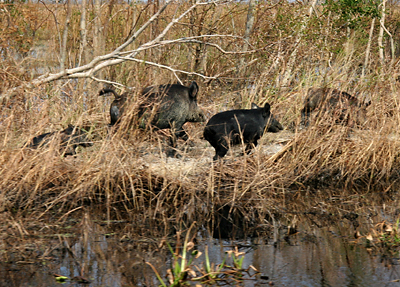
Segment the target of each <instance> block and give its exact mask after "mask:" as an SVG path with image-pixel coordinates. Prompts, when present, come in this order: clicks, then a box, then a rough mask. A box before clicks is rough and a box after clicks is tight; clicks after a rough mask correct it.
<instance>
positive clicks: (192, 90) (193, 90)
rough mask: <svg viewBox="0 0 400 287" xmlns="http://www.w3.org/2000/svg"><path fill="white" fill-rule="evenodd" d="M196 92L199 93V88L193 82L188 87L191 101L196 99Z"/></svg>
mask: <svg viewBox="0 0 400 287" xmlns="http://www.w3.org/2000/svg"><path fill="white" fill-rule="evenodd" d="M198 91H199V86H198V85H197V83H196V82H195V81H193V82H192V83H191V84H190V86H189V96H190V97H191V98H193V99H196V96H197V92H198Z"/></svg>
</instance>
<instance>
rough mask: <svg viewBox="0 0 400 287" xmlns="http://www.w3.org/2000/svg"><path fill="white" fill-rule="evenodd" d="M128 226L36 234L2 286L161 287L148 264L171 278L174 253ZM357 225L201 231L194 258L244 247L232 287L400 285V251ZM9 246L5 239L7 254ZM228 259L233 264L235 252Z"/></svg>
mask: <svg viewBox="0 0 400 287" xmlns="http://www.w3.org/2000/svg"><path fill="white" fill-rule="evenodd" d="M129 225H132V222H128V221H115V222H108V223H104V222H97V223H92V224H90V226H88V225H81V224H77V226H75V227H65V228H64V231H66V230H69V232H65V233H63V234H47V235H46V236H43V237H41V236H37V241H33V242H30V243H29V244H28V243H26V244H25V245H23V247H21V248H19V249H18V248H17V251H15V252H9V255H8V259H9V260H6V261H3V262H1V263H0V278H1V279H0V286H113V287H114V286H115V287H116V286H159V285H160V282H159V281H158V279H157V277H156V276H155V272H154V271H153V270H152V268H151V267H150V265H148V264H147V263H146V262H148V263H151V265H153V267H154V268H155V269H156V270H157V271H158V272H159V273H160V275H161V276H162V278H163V279H164V282H167V280H166V276H165V275H166V273H167V269H168V268H170V266H171V260H172V256H171V252H170V251H169V250H168V248H167V247H166V246H165V244H164V246H161V244H160V243H161V242H163V240H162V239H161V238H158V239H156V238H145V237H141V236H137V235H136V236H130V235H129V233H127V232H126V230H127V229H126V226H129ZM124 228H125V229H124ZM352 229H353V227H352V226H351V224H348V223H346V222H343V223H340V222H339V223H337V224H335V226H325V227H318V226H316V225H313V224H309V223H302V224H299V225H298V226H297V227H296V232H294V233H293V234H291V235H288V234H289V233H288V232H287V230H283V231H282V230H281V231H279V230H275V231H274V232H275V233H277V234H271V236H265V237H258V238H247V239H242V240H226V239H216V238H212V237H210V236H208V235H207V232H205V231H197V234H196V235H195V237H196V241H195V246H194V249H196V250H199V251H201V252H202V255H200V257H198V258H196V259H194V261H193V263H192V269H194V270H201V269H202V267H203V264H204V262H205V252H206V247H207V249H208V254H209V262H210V263H212V264H215V265H218V264H220V263H222V262H223V260H224V257H226V256H227V253H226V251H229V250H233V249H235V248H238V251H239V252H243V255H241V256H244V260H243V265H242V268H243V269H249V271H248V274H247V275H246V276H244V277H243V278H244V280H242V281H229V283H225V284H228V286H231V285H235V286H270V285H274V286H399V285H400V283H399V279H400V269H399V265H398V262H399V256H398V254H390V255H389V254H386V255H384V254H383V253H382V252H376V247H375V248H374V247H373V246H370V247H368V246H366V245H365V243H363V241H362V240H361V241H360V240H356V239H355V238H354V237H353V236H349V234H352ZM112 230H114V231H115V232H110V231H112ZM38 234H40V233H38ZM285 234H286V235H285ZM282 235H283V236H282ZM182 237H184V236H182ZM279 238H281V239H279ZM175 239H176V238H175ZM183 239H184V238H183ZM167 241H168V239H167ZM174 242H176V241H173V240H171V245H172V246H173V248H175V246H176V245H175V243H174ZM4 248H7V247H6V246H5V244H4V243H3V246H2V252H5V250H4ZM24 255H25V256H26V258H25V259H24ZM226 262H227V263H228V264H231V263H232V262H231V259H229V258H228V260H227V261H226ZM250 265H251V266H253V267H254V269H253V268H249V266H250ZM197 268H198V269H197ZM255 270H258V273H256V271H255ZM55 274H57V275H62V276H66V277H68V278H69V279H71V278H74V277H77V276H82V277H83V278H85V279H87V280H88V282H87V283H86V284H84V283H78V282H77V281H75V280H67V281H66V282H62V283H61V282H58V281H57V280H56V279H55V278H56V275H55ZM189 284H190V285H193V286H194V285H195V282H189ZM220 285H224V284H220ZM167 286H168V284H167ZM213 286H216V284H214V285H213ZM225 286H226V285H225Z"/></svg>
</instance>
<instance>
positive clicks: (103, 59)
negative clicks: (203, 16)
mask: <svg viewBox="0 0 400 287" xmlns="http://www.w3.org/2000/svg"><path fill="white" fill-rule="evenodd" d="M172 2H173V0H167V1H165V3H164V5H163V6H162V7H161V8H160V9H159V10H158V12H156V13H155V14H154V15H153V16H152V17H151V18H150V19H149V20H147V22H146V23H144V24H143V25H142V26H141V27H140V28H139V29H138V30H137V31H136V32H135V33H133V34H132V36H130V37H129V38H128V40H127V41H125V42H124V43H123V44H122V45H120V46H119V47H117V48H116V49H115V50H114V51H112V52H111V53H108V54H105V55H101V56H97V57H95V58H94V59H93V60H92V61H91V62H90V63H88V64H85V65H83V66H79V67H75V68H70V69H64V70H61V71H59V72H57V73H52V74H50V73H47V74H44V75H41V76H39V77H38V78H36V79H34V80H32V81H30V82H27V83H24V84H22V85H21V86H18V87H15V88H12V89H9V90H6V91H5V92H4V93H3V94H2V95H0V102H3V101H5V100H8V99H10V98H11V97H12V96H14V95H15V94H16V92H18V91H20V90H23V89H25V88H34V87H36V86H39V85H42V84H45V83H49V82H52V81H55V80H60V79H73V78H91V79H94V80H96V81H99V82H107V83H109V82H108V81H105V80H101V79H98V78H96V77H95V76H94V75H95V73H96V72H98V71H100V70H101V69H103V68H105V67H108V66H113V65H117V64H120V63H123V62H125V61H128V60H129V61H136V62H143V60H140V59H137V58H136V56H137V55H138V53H139V52H141V51H144V50H147V49H150V48H154V47H157V46H160V45H167V44H172V43H185V42H186V43H190V42H191V43H198V42H199V41H198V40H196V38H195V37H190V38H180V39H175V40H163V38H164V37H165V36H166V34H167V33H168V31H169V30H170V29H171V28H172V27H173V26H174V25H175V24H176V23H179V21H181V20H182V19H183V18H184V17H186V16H187V14H188V13H189V12H190V11H192V10H193V9H194V8H195V7H197V6H201V5H216V4H217V3H218V4H221V3H228V2H230V1H225V0H224V1H221V0H219V1H209V2H207V1H206V2H200V1H196V2H195V3H194V4H193V5H192V6H190V7H189V8H188V9H186V10H185V11H184V12H182V13H181V14H180V15H178V16H177V17H174V18H173V19H172V20H171V22H170V23H168V25H167V26H166V27H165V29H164V30H163V31H162V32H161V33H160V34H159V35H158V36H157V37H156V38H155V39H153V40H151V41H149V42H147V43H144V44H142V45H141V46H139V47H138V48H137V49H134V50H130V51H123V50H124V49H126V48H127V47H128V46H129V45H130V44H132V43H133V42H134V41H135V40H136V39H137V38H138V36H139V35H141V34H142V33H143V31H145V30H146V28H147V27H149V26H150V24H151V23H153V22H154V21H155V20H156V19H157V18H158V17H159V16H160V15H161V13H163V12H164V11H165V9H166V8H167V6H168V5H169V4H170V3H172ZM180 5H182V4H180ZM180 5H179V6H180ZM179 6H178V7H179ZM201 37H220V38H221V37H237V36H233V35H203V36H200V37H198V38H201ZM208 45H210V46H213V47H215V48H216V49H218V50H219V51H220V52H222V53H225V54H232V53H234V52H229V51H225V50H224V49H223V48H222V47H220V46H219V45H217V44H213V43H208ZM254 51H255V50H253V51H247V52H242V53H252V52H254ZM235 53H237V52H235ZM146 63H147V64H149V65H153V66H157V67H160V68H163V69H168V70H170V71H171V72H173V73H174V74H175V76H176V77H177V79H178V80H179V77H178V76H177V75H176V73H178V72H179V73H185V74H190V75H197V76H200V77H202V78H204V79H214V78H215V77H207V76H204V75H202V74H200V73H194V72H186V71H183V70H177V69H173V68H171V67H168V66H166V65H162V64H157V63H153V62H146ZM111 83H112V84H116V83H114V82H111Z"/></svg>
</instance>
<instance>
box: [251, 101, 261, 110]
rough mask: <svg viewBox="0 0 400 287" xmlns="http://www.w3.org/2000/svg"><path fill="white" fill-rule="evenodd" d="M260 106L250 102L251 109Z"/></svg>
mask: <svg viewBox="0 0 400 287" xmlns="http://www.w3.org/2000/svg"><path fill="white" fill-rule="evenodd" d="M259 108H260V107H259V106H257V105H256V104H255V103H251V109H252V110H255V109H259Z"/></svg>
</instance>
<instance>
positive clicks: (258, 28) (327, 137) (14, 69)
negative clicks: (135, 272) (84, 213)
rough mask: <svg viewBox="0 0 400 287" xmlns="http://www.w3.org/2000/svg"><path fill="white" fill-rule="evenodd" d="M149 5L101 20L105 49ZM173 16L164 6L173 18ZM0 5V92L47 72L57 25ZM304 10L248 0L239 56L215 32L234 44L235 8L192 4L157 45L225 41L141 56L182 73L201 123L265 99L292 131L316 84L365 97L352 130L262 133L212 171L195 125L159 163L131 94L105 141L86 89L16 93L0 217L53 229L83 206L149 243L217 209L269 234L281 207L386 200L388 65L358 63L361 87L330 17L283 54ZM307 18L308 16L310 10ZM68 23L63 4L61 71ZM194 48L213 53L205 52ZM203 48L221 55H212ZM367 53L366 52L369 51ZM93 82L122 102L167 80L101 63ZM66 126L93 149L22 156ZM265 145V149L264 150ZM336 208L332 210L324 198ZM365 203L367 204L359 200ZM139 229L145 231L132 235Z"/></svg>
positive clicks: (0, 115)
mask: <svg viewBox="0 0 400 287" xmlns="http://www.w3.org/2000/svg"><path fill="white" fill-rule="evenodd" d="M150 6H151V5H150ZM150 6H145V5H142V4H135V5H133V4H132V5H125V4H115V5H113V6H110V7H109V10H107V11H106V10H104V11H103V13H104V14H103V15H102V17H101V21H102V23H104V29H105V30H104V35H106V36H105V42H104V45H105V47H104V49H105V51H112V50H113V49H115V47H117V46H118V45H120V44H121V43H122V42H123V40H124V39H126V38H128V37H129V36H130V35H131V34H132V32H133V31H134V30H135V29H137V27H140V26H141V24H143V23H144V22H145V21H146V20H147V19H148V18H149V17H150V16H151V14H152V11H153V9H150V8H149V7H150ZM183 6H184V7H178V8H179V9H184V8H187V7H186V6H185V5H183ZM0 8H2V10H1V12H0V24H1V25H2V27H7V29H3V31H1V32H0V37H1V46H0V52H1V53H0V56H1V58H0V79H1V87H0V90H1V91H5V90H7V89H8V88H11V87H16V86H19V85H20V84H21V83H23V82H27V81H29V80H31V79H32V78H35V77H36V76H38V75H40V74H45V73H47V72H51V71H52V70H57V66H58V60H57V58H58V55H59V52H60V51H59V50H58V49H59V41H60V39H59V38H58V35H59V29H60V27H57V25H55V24H54V21H55V20H54V18H53V17H56V18H57V19H59V21H57V22H59V23H64V22H63V17H65V15H64V14H65V11H64V9H63V7H62V6H57V5H47V6H44V5H41V4H34V5H32V6H31V7H29V9H27V8H26V4H13V5H1V6H0ZM175 9H177V7H175V6H173V5H171V6H170V7H168V8H167V10H166V12H165V13H164V14H162V16H161V18H159V20H158V21H157V22H154V23H153V24H152V27H151V29H149V30H148V31H146V33H143V34H141V35H140V37H139V38H138V40H137V42H134V43H133V44H132V45H133V46H135V45H136V47H137V46H138V45H140V43H144V42H146V41H148V40H149V39H152V37H154V35H158V34H157V33H158V32H159V31H161V30H162V29H163V28H164V27H165V25H167V24H168V23H169V22H170V21H171V19H172V17H173V15H174V13H175ZM305 9H307V7H303V6H302V5H300V4H288V3H286V2H282V3H281V2H280V3H279V4H278V5H275V6H273V8H271V7H270V6H269V5H267V4H265V3H264V2H260V4H258V6H257V9H256V22H255V24H254V29H253V31H252V34H251V39H250V46H251V47H252V49H249V51H250V50H251V51H250V52H248V53H245V54H242V53H240V51H241V49H242V47H243V44H244V42H243V40H242V39H241V38H238V37H231V36H226V35H242V34H243V31H244V27H245V21H246V13H247V6H246V5H245V4H243V3H237V4H233V3H231V4H229V5H204V6H201V7H197V8H196V9H194V10H193V11H191V13H190V14H189V15H188V17H187V18H185V19H183V20H182V21H181V22H180V24H179V25H176V26H175V27H174V28H173V29H171V30H170V31H169V33H168V39H174V38H180V37H188V36H197V35H202V34H204V33H207V34H209V35H225V36H220V37H215V38H212V37H211V36H209V37H208V38H207V39H202V38H201V37H200V38H199V40H198V43H193V42H192V43H189V44H187V45H185V44H182V43H180V44H173V43H172V44H165V45H163V46H157V47H154V48H153V49H149V50H146V51H144V52H143V53H142V54H141V56H142V59H146V60H149V61H150V60H151V62H154V63H159V64H162V65H165V66H169V67H173V68H174V69H176V70H185V71H188V73H181V74H179V73H178V72H176V73H175V74H179V79H180V80H182V81H183V82H184V83H185V84H189V82H190V81H191V80H196V81H197V83H199V94H198V104H199V106H201V107H202V109H203V110H204V111H205V113H206V117H208V118H210V117H211V116H212V115H213V114H215V113H216V112H219V111H222V110H228V109H233V108H245V107H247V108H249V107H250V104H251V102H256V103H257V104H259V105H263V104H264V103H265V102H267V101H268V102H269V103H271V106H272V107H273V111H272V112H273V113H274V115H276V116H277V118H278V119H279V121H280V122H281V123H282V124H283V125H284V126H286V127H288V126H290V125H291V124H292V123H295V124H298V123H299V122H300V111H301V109H302V105H303V101H304V97H305V94H306V91H307V90H308V88H309V87H321V86H324V87H325V86H328V87H332V88H339V89H340V90H344V91H348V92H349V93H350V94H352V95H355V96H356V97H364V96H367V97H368V99H369V100H370V101H371V105H370V106H369V107H368V108H367V116H368V126H367V127H364V128H363V129H362V130H361V129H360V130H358V129H353V128H351V127H348V126H341V125H335V124H334V123H331V122H330V121H323V120H321V121H320V122H319V124H318V125H312V126H310V127H309V128H308V129H305V130H301V131H297V130H296V129H294V130H295V132H290V131H285V132H283V133H281V134H277V135H268V134H267V135H265V136H264V138H263V139H262V140H261V143H260V144H259V147H258V148H257V149H256V150H255V151H254V152H253V153H252V154H250V155H248V156H245V157H235V156H231V157H229V156H227V157H226V161H224V162H220V163H212V160H211V158H212V153H213V150H212V148H211V147H210V146H209V144H208V143H207V142H206V141H205V140H204V139H202V138H201V135H202V132H203V128H204V124H201V123H187V124H186V125H185V129H186V130H187V131H188V134H189V135H190V137H191V139H192V140H193V142H194V146H190V145H188V144H186V145H184V147H183V148H182V149H181V150H180V151H179V152H180V154H181V155H182V158H180V159H171V158H166V157H165V154H164V153H163V149H164V148H165V146H166V144H165V143H164V139H165V137H164V136H163V135H162V134H161V132H156V131H153V132H151V133H147V132H144V131H141V130H139V129H138V128H137V126H135V124H134V120H135V114H136V113H137V107H138V103H137V102H135V100H134V99H135V96H136V95H134V96H133V99H131V100H130V102H131V105H130V107H129V108H130V109H131V110H130V111H128V112H127V113H126V114H129V115H130V116H131V118H130V117H127V118H125V119H124V121H123V122H122V123H121V127H120V129H118V131H110V130H108V128H107V124H108V123H109V122H110V120H109V112H108V107H109V105H110V99H108V98H103V97H98V96H97V95H98V92H99V90H100V87H99V83H98V82H96V81H93V80H92V79H79V80H76V81H75V80H60V81H59V82H55V83H48V84H45V85H41V86H38V87H35V88H33V89H25V90H23V91H19V92H18V93H17V94H16V95H15V96H14V97H12V98H11V99H10V100H9V101H7V102H5V103H4V104H3V105H2V106H1V107H0V139H1V141H0V166H1V167H2V168H1V169H0V178H1V180H0V191H1V193H0V210H1V211H3V212H13V213H14V212H15V213H16V214H18V215H21V216H25V215H27V214H29V218H31V219H39V218H41V217H43V216H44V215H48V214H54V213H55V212H56V214H57V215H55V217H56V218H57V219H66V218H68V217H69V216H73V215H74V214H75V213H76V212H79V211H80V210H82V209H84V208H89V207H93V206H97V207H98V206H100V208H101V209H102V210H104V211H106V212H105V214H106V215H107V218H108V219H110V218H123V217H129V218H131V219H132V220H133V222H136V227H137V230H138V231H143V232H147V233H148V234H149V235H154V233H156V232H158V231H160V230H161V231H162V232H166V231H167V230H169V228H170V227H171V225H174V226H179V225H180V224H181V223H188V222H191V221H194V220H198V222H203V223H205V224H206V223H211V224H213V221H214V219H215V215H216V214H217V212H218V210H222V209H223V208H224V207H225V206H229V207H230V212H231V213H234V212H235V211H240V214H242V215H243V216H242V223H243V224H244V226H246V227H251V228H254V230H256V231H257V232H259V230H258V229H257V228H256V226H257V224H265V223H266V222H267V223H271V222H272V220H271V218H273V217H274V216H276V215H277V214H280V216H281V215H282V214H283V213H284V211H287V210H288V209H290V210H294V211H296V212H304V213H305V212H308V211H310V210H311V209H313V206H316V205H318V204H319V203H320V202H324V203H326V204H330V203H332V205H331V206H329V207H331V208H332V210H334V212H339V210H346V209H347V210H352V211H354V212H357V210H360V208H361V207H360V206H361V205H362V204H361V203H360V206H358V205H357V206H356V207H354V206H347V205H345V204H343V205H341V203H343V202H345V201H346V200H349V198H352V197H353V196H354V197H357V204H358V203H359V202H360V201H362V200H363V198H362V197H361V196H360V195H366V194H368V195H369V196H371V198H373V199H374V200H381V199H382V198H383V199H385V200H388V198H389V199H390V198H391V195H393V194H395V193H397V192H398V188H399V184H398V182H399V176H400V157H399V155H400V137H399V132H398V126H399V113H398V102H399V98H398V88H399V87H398V83H397V82H395V79H394V78H393V75H394V74H396V73H397V72H398V71H397V69H398V67H397V66H396V65H392V66H391V65H389V62H390V60H391V59H389V56H390V55H388V56H387V57H388V61H387V62H388V64H387V65H386V66H380V62H379V60H378V55H377V53H375V54H374V53H372V54H371V61H370V62H371V64H370V65H369V67H368V68H369V70H368V71H370V72H369V73H367V74H366V75H365V76H364V77H363V78H361V75H360V71H359V65H360V64H362V63H363V56H364V54H363V53H364V51H365V45H366V43H365V41H364V40H366V37H367V36H365V31H366V30H365V29H366V28H365V29H364V30H362V29H361V30H357V31H354V32H353V33H351V34H349V35H347V34H346V33H347V29H345V28H342V29H340V28H338V27H335V26H334V24H332V23H333V22H334V20H335V16H334V15H333V14H329V13H320V14H318V16H315V17H314V16H313V17H311V18H310V20H309V22H308V26H307V27H306V28H305V30H304V31H303V33H305V36H304V37H305V38H306V39H304V41H300V42H299V44H296V43H295V40H294V39H293V38H292V36H291V35H292V33H293V31H297V29H298V27H297V23H300V22H301V21H303V20H304V19H303V17H304V16H303V15H304V14H305V13H304V10H305ZM318 9H320V12H322V9H323V7H318ZM109 11H111V12H109ZM78 14H79V7H73V12H72V16H71V22H70V32H69V33H70V35H69V38H68V53H67V55H69V58H68V59H67V63H66V66H68V67H75V65H77V64H78V63H80V60H79V49H78V47H79V17H78ZM16 15H17V16H18V17H17V16H16ZM397 19H398V11H397V9H396V7H393V9H392V10H391V12H390V13H389V14H388V15H387V19H386V21H387V22H386V25H387V28H388V30H389V31H395V30H396V29H397V26H396V25H397V24H396V23H397V21H398V20H397ZM21 29H22V30H21ZM90 29H92V28H90ZM91 33H92V32H90V31H89V34H88V35H89V37H88V41H89V42H90V43H92V41H93V39H91V36H90V35H92V34H91ZM397 34H398V33H397ZM397 34H394V35H396V37H398V35H397ZM205 41H209V42H210V43H213V44H214V45H215V46H211V45H208V46H207V45H205V44H204V43H205ZM217 45H218V46H219V47H220V48H222V49H224V50H225V51H232V53H223V52H221V50H220V49H218V48H216V46H217ZM387 45H389V44H387ZM372 46H373V47H374V48H375V49H376V48H377V44H376V41H373V42H372ZM295 47H296V49H298V52H297V55H296V59H295V65H294V67H292V68H293V71H292V77H291V79H290V81H289V87H288V86H284V87H283V86H281V85H280V82H279V80H280V77H281V76H282V75H283V74H284V73H285V71H286V69H287V68H289V67H288V65H289V63H290V61H289V59H290V56H291V51H293V49H294V48H295ZM42 49H44V50H45V53H42V52H41V51H42ZM36 55H37V56H36ZM239 58H243V59H244V63H245V67H244V68H243V69H242V70H241V71H237V70H236V68H235V67H236V66H237V64H238V62H239ZM88 61H89V60H88ZM246 63H247V64H246ZM102 73H103V74H102V76H103V79H107V81H108V84H110V83H120V84H122V85H125V86H127V87H133V88H135V89H136V92H138V91H140V90H141V88H143V87H146V86H150V85H156V84H165V83H174V82H176V76H175V75H174V73H171V71H170V70H168V69H161V68H160V67H157V66H151V65H145V64H143V63H138V62H124V63H122V64H120V65H116V66H110V67H107V68H105V69H103V71H102ZM194 73H198V74H201V75H203V76H204V77H200V76H196V75H194ZM68 124H73V125H77V126H80V125H84V126H91V127H92V128H93V134H95V135H96V140H95V141H94V145H93V146H92V147H89V148H85V149H82V150H80V151H79V152H78V155H77V156H76V157H67V158H63V157H60V156H58V155H57V154H56V153H54V152H52V150H41V149H38V150H35V151H29V150H26V149H24V148H23V143H24V142H26V141H27V140H29V139H31V138H32V137H33V136H37V135H39V134H41V133H44V132H48V131H53V130H62V129H64V128H65V127H66V126H67V125H68ZM271 146H272V147H275V148H277V149H278V151H277V152H274V153H269V152H268V148H270V147H271ZM233 153H235V150H234V152H233ZM377 194H378V195H382V197H380V196H377ZM337 197H338V198H340V202H341V203H339V204H338V205H336V202H335V204H333V201H330V199H332V198H337ZM371 202H373V201H372V200H371V199H370V198H369V199H365V202H364V203H365V204H366V205H369V204H371ZM395 202H397V201H395ZM284 216H286V217H287V220H288V221H290V220H291V218H292V215H290V214H288V213H285V214H284ZM148 226H157V227H158V228H155V229H149V228H145V227H148ZM249 232H250V231H249Z"/></svg>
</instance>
